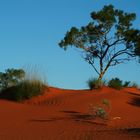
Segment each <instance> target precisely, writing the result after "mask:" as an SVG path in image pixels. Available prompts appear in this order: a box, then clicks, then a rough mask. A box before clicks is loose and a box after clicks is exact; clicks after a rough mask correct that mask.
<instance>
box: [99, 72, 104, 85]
mask: <svg viewBox="0 0 140 140" xmlns="http://www.w3.org/2000/svg"><path fill="white" fill-rule="evenodd" d="M103 76H104V73H100V75H99V78H98V85H99V87H102V78H103Z"/></svg>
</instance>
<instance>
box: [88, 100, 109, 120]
mask: <svg viewBox="0 0 140 140" xmlns="http://www.w3.org/2000/svg"><path fill="white" fill-rule="evenodd" d="M110 111H111V104H110V102H109V100H107V99H103V101H102V104H101V105H96V106H94V105H92V104H90V106H89V114H90V115H91V117H92V118H93V119H96V118H101V119H107V118H108V117H109V113H110Z"/></svg>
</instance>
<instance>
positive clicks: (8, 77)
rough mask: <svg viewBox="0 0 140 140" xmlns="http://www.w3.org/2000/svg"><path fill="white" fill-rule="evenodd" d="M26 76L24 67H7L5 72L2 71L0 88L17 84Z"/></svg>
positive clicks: (0, 73)
mask: <svg viewBox="0 0 140 140" xmlns="http://www.w3.org/2000/svg"><path fill="white" fill-rule="evenodd" d="M24 76H25V72H24V70H22V69H7V70H5V72H4V73H3V72H0V90H3V89H6V88H8V87H11V86H14V85H17V84H18V83H19V82H20V81H21V80H22V78H24Z"/></svg>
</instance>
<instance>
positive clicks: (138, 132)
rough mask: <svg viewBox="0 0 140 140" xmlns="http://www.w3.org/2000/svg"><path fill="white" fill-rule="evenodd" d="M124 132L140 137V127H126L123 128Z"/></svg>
mask: <svg viewBox="0 0 140 140" xmlns="http://www.w3.org/2000/svg"><path fill="white" fill-rule="evenodd" d="M123 134H128V135H129V136H131V137H138V138H140V128H126V129H125V130H123Z"/></svg>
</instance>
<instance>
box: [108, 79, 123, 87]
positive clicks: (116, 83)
mask: <svg viewBox="0 0 140 140" xmlns="http://www.w3.org/2000/svg"><path fill="white" fill-rule="evenodd" d="M108 86H109V87H112V88H115V89H121V88H122V87H123V85H122V81H121V80H120V79H119V78H112V79H111V80H110V81H109V82H108Z"/></svg>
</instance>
